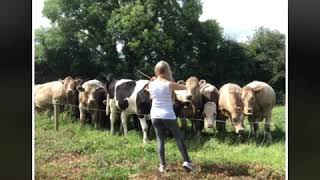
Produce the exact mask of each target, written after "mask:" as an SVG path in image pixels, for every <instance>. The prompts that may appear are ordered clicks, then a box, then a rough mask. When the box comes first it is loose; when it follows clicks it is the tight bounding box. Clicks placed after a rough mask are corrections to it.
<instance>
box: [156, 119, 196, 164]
mask: <svg viewBox="0 0 320 180" xmlns="http://www.w3.org/2000/svg"><path fill="white" fill-rule="evenodd" d="M152 124H153V126H154V129H155V132H156V136H157V141H158V152H159V157H160V163H161V164H162V165H166V163H165V152H164V143H165V142H164V139H165V130H166V129H169V130H170V132H171V134H172V135H173V137H174V138H175V139H176V143H177V145H178V148H179V150H180V152H181V155H182V157H183V160H184V161H187V162H190V159H189V155H188V152H187V149H186V146H185V144H184V140H183V137H182V134H181V132H180V128H179V126H178V123H177V120H172V119H152Z"/></svg>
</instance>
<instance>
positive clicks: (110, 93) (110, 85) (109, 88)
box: [103, 74, 118, 115]
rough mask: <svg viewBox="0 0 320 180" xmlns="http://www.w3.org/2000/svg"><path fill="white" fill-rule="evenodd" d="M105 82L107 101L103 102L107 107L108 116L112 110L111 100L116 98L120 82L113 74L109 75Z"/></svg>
mask: <svg viewBox="0 0 320 180" xmlns="http://www.w3.org/2000/svg"><path fill="white" fill-rule="evenodd" d="M105 80H106V81H105V97H106V99H105V100H103V104H105V105H106V115H108V114H109V109H110V99H113V98H114V92H115V85H116V82H117V81H118V80H117V79H115V78H114V76H113V74H108V75H107V76H105Z"/></svg>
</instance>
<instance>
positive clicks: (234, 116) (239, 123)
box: [231, 106, 244, 134]
mask: <svg viewBox="0 0 320 180" xmlns="http://www.w3.org/2000/svg"><path fill="white" fill-rule="evenodd" d="M242 111H243V108H242V107H241V106H237V107H235V108H234V110H233V111H232V113H231V122H232V125H233V127H234V129H235V132H236V133H237V134H242V133H244V124H243V121H244V116H243V113H242Z"/></svg>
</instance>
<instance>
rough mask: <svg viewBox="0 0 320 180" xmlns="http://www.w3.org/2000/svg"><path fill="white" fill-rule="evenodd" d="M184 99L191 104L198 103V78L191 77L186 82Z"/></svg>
mask: <svg viewBox="0 0 320 180" xmlns="http://www.w3.org/2000/svg"><path fill="white" fill-rule="evenodd" d="M186 87H187V94H186V98H187V99H188V100H190V101H192V102H196V101H200V98H201V95H200V84H199V80H198V78H196V77H194V76H191V77H190V78H188V79H187V81H186Z"/></svg>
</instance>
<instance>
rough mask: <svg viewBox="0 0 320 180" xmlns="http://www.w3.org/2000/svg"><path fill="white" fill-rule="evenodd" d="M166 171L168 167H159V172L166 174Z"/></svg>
mask: <svg viewBox="0 0 320 180" xmlns="http://www.w3.org/2000/svg"><path fill="white" fill-rule="evenodd" d="M165 171H166V166H164V165H162V164H160V166H159V172H161V173H163V172H165Z"/></svg>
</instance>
